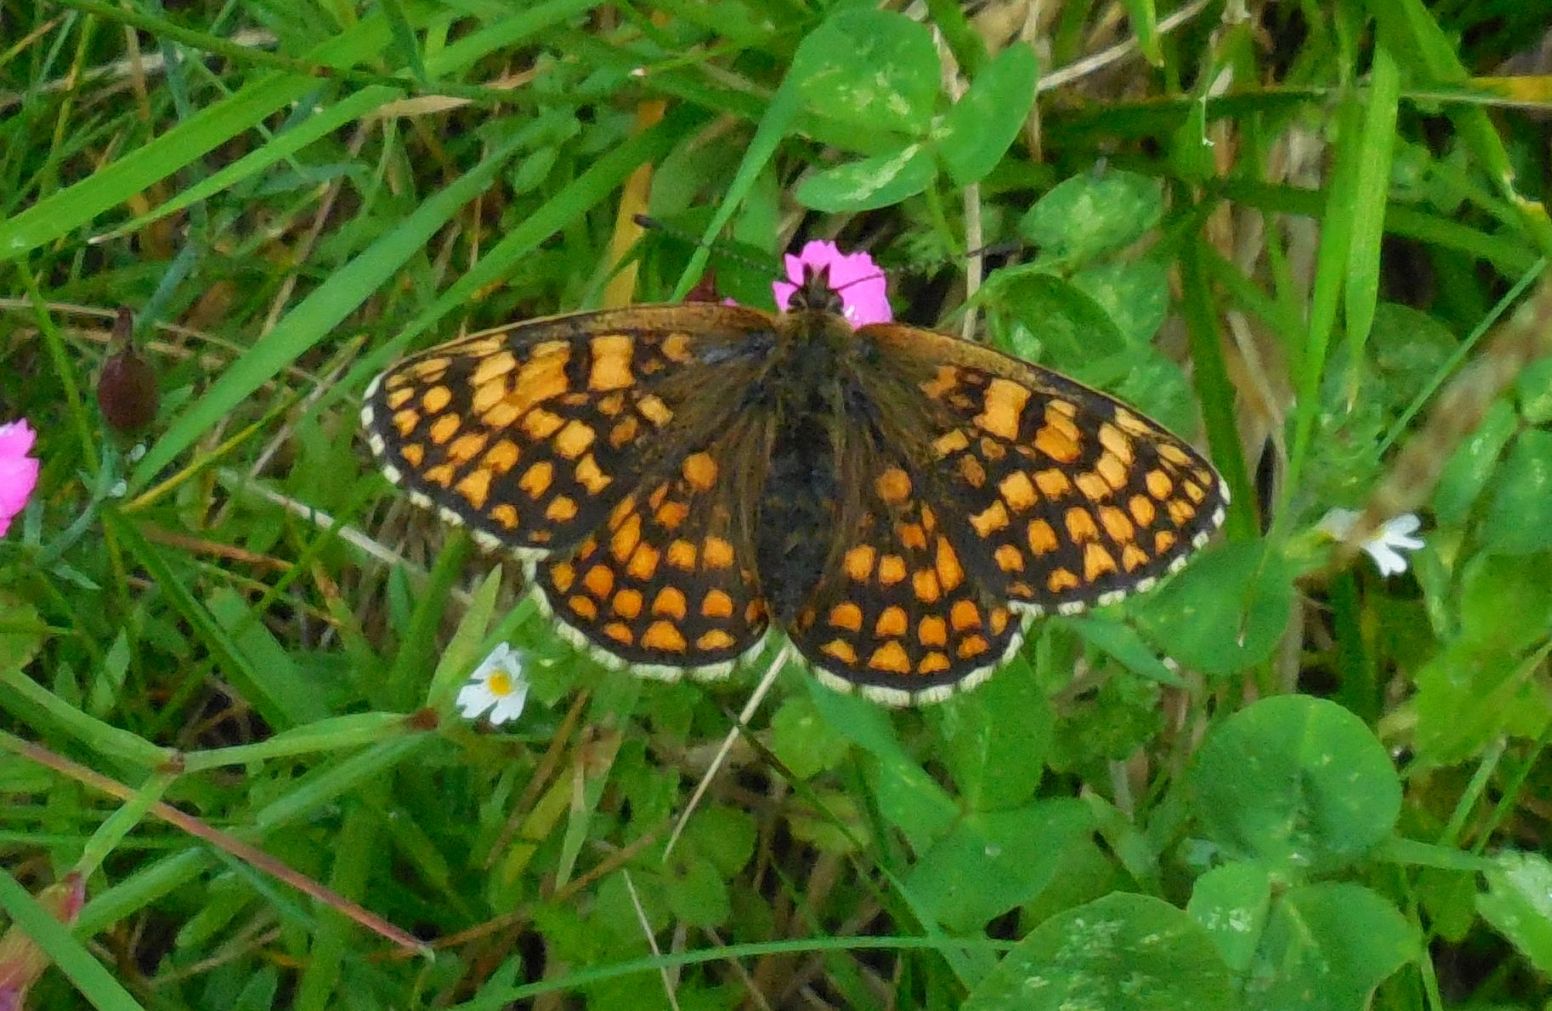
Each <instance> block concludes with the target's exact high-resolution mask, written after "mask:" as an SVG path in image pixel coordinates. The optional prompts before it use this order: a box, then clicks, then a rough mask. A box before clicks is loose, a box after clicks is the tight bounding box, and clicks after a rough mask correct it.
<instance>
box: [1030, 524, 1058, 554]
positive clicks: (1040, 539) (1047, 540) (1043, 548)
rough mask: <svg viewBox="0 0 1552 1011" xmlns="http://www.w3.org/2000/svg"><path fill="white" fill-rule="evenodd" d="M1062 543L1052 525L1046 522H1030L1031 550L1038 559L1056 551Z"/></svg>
mask: <svg viewBox="0 0 1552 1011" xmlns="http://www.w3.org/2000/svg"><path fill="white" fill-rule="evenodd" d="M1060 544H1061V542H1060V541H1058V540H1057V539H1056V531H1055V530H1052V529H1051V524H1049V523H1047V522H1046V521H1045V520H1030V521H1029V550H1030V551H1033V552H1034V553H1035V556H1036V557H1039V556H1040V555H1046V554H1050V553H1051V552H1052V551H1055V550H1056V549H1057V548H1058V547H1059V546H1060Z"/></svg>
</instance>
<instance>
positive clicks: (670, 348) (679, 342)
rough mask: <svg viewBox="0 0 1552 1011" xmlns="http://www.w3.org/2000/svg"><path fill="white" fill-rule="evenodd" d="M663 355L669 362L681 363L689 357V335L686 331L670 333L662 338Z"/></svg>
mask: <svg viewBox="0 0 1552 1011" xmlns="http://www.w3.org/2000/svg"><path fill="white" fill-rule="evenodd" d="M661 350H662V352H663V357H664V358H667V359H668V360H669V361H671V362H678V363H679V364H681V365H683V364H684V363H685V362H687V361H689V360H690V358H691V354H690V335H689V334H687V333H671V334H669V335H668V336H667V337H664V338H663V345H662V349H661Z"/></svg>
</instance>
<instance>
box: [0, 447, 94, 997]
mask: <svg viewBox="0 0 1552 1011" xmlns="http://www.w3.org/2000/svg"><path fill="white" fill-rule="evenodd" d="M6 427H9V426H6ZM0 431H3V429H0ZM37 898H38V905H40V906H42V907H43V908H44V909H45V910H47V911H48V912H49V914H50V915H52V916H53V917H54V919H56V920H58V921H59V922H60V923H63V924H66V925H67V926H68V925H69V924H72V923H74V922H75V918H76V916H77V914H79V913H80V912H81V904H82V903H83V902H85V901H86V880H85V879H84V878H82V877H81V875H80V874H78V873H76V872H75V871H72V872H70V873H69V874H66V875H65V876H64V878H63V879H62V880H61V881H59V882H57V883H56V884H52V885H49V886H48V887H47V888H45V889H43V891H41V892H39V893H38V896H37ZM48 966H49V958H48V956H47V955H45V954H43V950H42V949H41V948H39V947H38V945H37V943H36V942H35V941H33V939H32V938H30V937H28V936H27V933H26V932H25V931H24V930H22V929H21V928H20V927H18V926H16V925H15V924H14V923H13V924H12V925H11V926H10V928H9V929H8V930H6V932H5V934H4V935H3V936H0V1011H11V1009H13V1008H14V1009H20V1008H21V1007H22V1002H23V1001H25V1000H26V999H27V991H28V989H30V988H31V987H32V984H34V983H36V982H37V981H38V977H39V976H41V975H43V970H44V969H47V968H48Z"/></svg>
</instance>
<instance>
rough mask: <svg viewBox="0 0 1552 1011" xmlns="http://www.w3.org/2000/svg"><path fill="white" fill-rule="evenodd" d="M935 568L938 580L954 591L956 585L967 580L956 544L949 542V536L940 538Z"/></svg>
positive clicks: (944, 587) (945, 587)
mask: <svg viewBox="0 0 1552 1011" xmlns="http://www.w3.org/2000/svg"><path fill="white" fill-rule="evenodd" d="M933 568H935V569H936V570H937V573H938V582H939V583H941V584H943V589H944V590H947V591H952V590H953V589H954V587H956V586H958V585H959V584H960V583H962V582H964V581H965V570H964V567H963V566H961V565H960V564H959V555H958V554H956V553H955V552H954V546H953V545H952V544H950V543H949V542H948V538H946V537H939V538H938V551H937V557H936V558H935V559H933Z"/></svg>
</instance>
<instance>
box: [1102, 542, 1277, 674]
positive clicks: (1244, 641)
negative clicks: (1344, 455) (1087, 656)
mask: <svg viewBox="0 0 1552 1011" xmlns="http://www.w3.org/2000/svg"><path fill="white" fill-rule="evenodd" d="M1294 575H1295V573H1294V569H1293V566H1292V563H1290V562H1289V561H1288V560H1286V559H1284V558H1283V557H1282V556H1281V555H1277V554H1275V553H1273V552H1272V551H1270V550H1269V549H1268V548H1267V547H1266V546H1265V545H1264V544H1263V543H1261V542H1259V541H1256V542H1238V543H1225V542H1220V543H1218V544H1215V545H1212V546H1209V547H1208V548H1206V549H1205V550H1204V551H1202V553H1201V554H1200V555H1198V556H1197V557H1196V558H1195V559H1193V560H1192V561H1191V562H1190V564H1188V565H1187V566H1186V568H1185V571H1183V572H1181V573H1180V575H1178V576H1176V577H1174V578H1173V579H1171V580H1170V581H1169V582H1168V583H1165V584H1164V586H1163V587H1161V588H1160V589H1159V590H1158V591H1156V592H1154V593H1150V594H1147V595H1145V596H1142V597H1139V598H1137V600H1136V601H1135V602H1134V603H1132V604H1131V605H1130V606H1131V609H1132V613H1133V616H1134V617H1135V618H1136V619H1137V622H1138V625H1139V626H1140V627H1141V629H1142V630H1143V632H1144V633H1145V634H1146V635H1147V636H1148V638H1150V639H1151V640H1152V641H1153V642H1154V643H1156V644H1160V645H1161V646H1162V647H1163V648H1164V651H1165V652H1167V653H1168V654H1169V655H1170V656H1171V657H1173V658H1175V659H1176V660H1178V661H1180V662H1181V663H1182V664H1184V665H1185V666H1187V667H1191V668H1195V669H1197V670H1200V671H1203V672H1205V673H1207V674H1211V675H1216V676H1219V677H1227V676H1228V675H1230V674H1233V673H1235V672H1237V671H1241V670H1244V669H1245V668H1246V667H1250V666H1252V665H1254V664H1257V663H1260V662H1262V661H1263V660H1265V659H1266V658H1267V657H1269V656H1271V655H1272V651H1273V650H1274V649H1276V648H1277V644H1278V643H1279V642H1280V641H1281V640H1282V635H1283V629H1284V628H1285V627H1287V624H1288V617H1289V615H1290V613H1291V611H1292V607H1293V578H1294Z"/></svg>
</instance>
